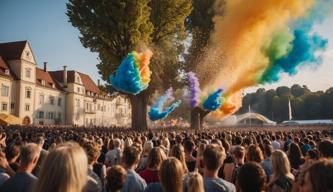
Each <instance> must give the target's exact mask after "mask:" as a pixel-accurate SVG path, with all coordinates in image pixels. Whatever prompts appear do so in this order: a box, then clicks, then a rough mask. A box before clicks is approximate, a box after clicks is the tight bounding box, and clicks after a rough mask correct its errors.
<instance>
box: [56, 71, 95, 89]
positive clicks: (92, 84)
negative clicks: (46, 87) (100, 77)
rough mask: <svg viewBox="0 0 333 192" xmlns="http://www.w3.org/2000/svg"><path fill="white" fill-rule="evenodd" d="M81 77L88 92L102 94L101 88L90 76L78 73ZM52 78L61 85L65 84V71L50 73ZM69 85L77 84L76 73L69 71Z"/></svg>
mask: <svg viewBox="0 0 333 192" xmlns="http://www.w3.org/2000/svg"><path fill="white" fill-rule="evenodd" d="M77 73H78V74H79V75H80V78H81V81H82V84H83V86H84V88H85V89H86V91H91V92H94V93H100V90H99V88H98V87H97V85H96V84H95V82H94V81H93V80H92V79H91V78H90V76H89V75H86V74H83V73H80V72H77ZM50 74H51V76H52V77H53V78H54V79H55V80H56V81H57V82H59V83H63V79H64V71H63V70H61V71H50ZM67 83H75V71H73V70H71V71H67Z"/></svg>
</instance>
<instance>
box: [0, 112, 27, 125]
mask: <svg viewBox="0 0 333 192" xmlns="http://www.w3.org/2000/svg"><path fill="white" fill-rule="evenodd" d="M0 125H22V119H20V118H18V117H16V116H14V115H10V114H5V113H0Z"/></svg>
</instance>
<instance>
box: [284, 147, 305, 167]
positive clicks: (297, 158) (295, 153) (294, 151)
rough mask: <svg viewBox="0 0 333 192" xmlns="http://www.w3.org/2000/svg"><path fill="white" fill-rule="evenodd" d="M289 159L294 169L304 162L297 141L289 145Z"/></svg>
mask: <svg viewBox="0 0 333 192" xmlns="http://www.w3.org/2000/svg"><path fill="white" fill-rule="evenodd" d="M288 159H289V161H290V166H291V168H293V169H298V168H299V166H300V165H302V164H303V157H302V152H301V149H300V148H299V146H298V145H297V144H296V143H291V144H290V145H289V152H288Z"/></svg>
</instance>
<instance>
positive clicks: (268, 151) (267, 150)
mask: <svg viewBox="0 0 333 192" xmlns="http://www.w3.org/2000/svg"><path fill="white" fill-rule="evenodd" d="M272 152H273V147H272V145H264V154H265V155H266V157H270V156H271V155H272Z"/></svg>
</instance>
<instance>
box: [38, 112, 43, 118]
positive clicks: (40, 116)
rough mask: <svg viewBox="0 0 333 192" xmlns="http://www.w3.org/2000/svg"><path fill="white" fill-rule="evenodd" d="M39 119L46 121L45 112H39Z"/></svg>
mask: <svg viewBox="0 0 333 192" xmlns="http://www.w3.org/2000/svg"><path fill="white" fill-rule="evenodd" d="M38 118H39V119H44V111H38Z"/></svg>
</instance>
